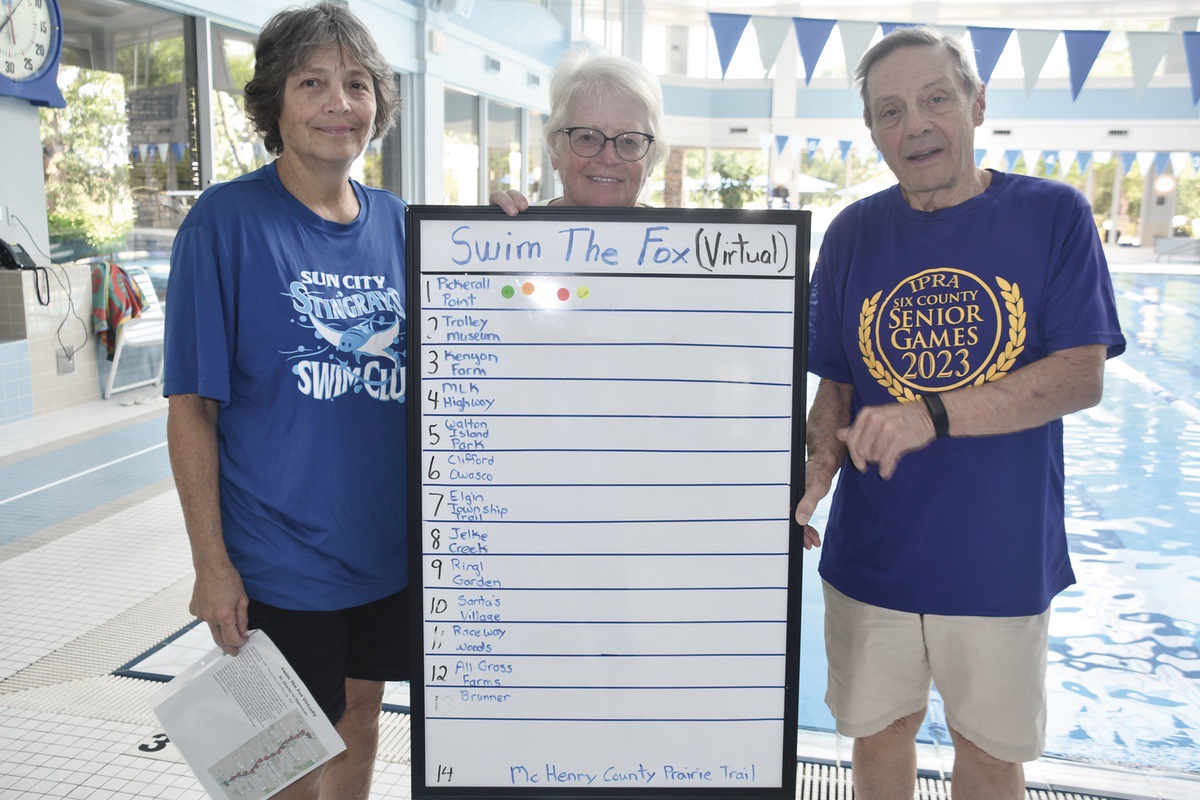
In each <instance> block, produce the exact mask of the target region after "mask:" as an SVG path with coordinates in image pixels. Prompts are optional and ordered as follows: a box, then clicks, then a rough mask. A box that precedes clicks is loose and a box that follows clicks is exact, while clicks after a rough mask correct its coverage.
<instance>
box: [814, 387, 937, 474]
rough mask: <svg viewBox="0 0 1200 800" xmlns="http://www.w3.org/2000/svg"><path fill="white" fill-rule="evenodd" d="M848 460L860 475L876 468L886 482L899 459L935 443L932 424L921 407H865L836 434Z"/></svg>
mask: <svg viewBox="0 0 1200 800" xmlns="http://www.w3.org/2000/svg"><path fill="white" fill-rule="evenodd" d="M836 435H837V438H838V441H840V442H842V443H843V444H845V445H846V449H847V451H848V452H849V455H850V460H851V461H853V462H854V466H855V467H856V468H857V469H858V471H859V472H866V470H867V465H869V464H878V465H879V477H881V478H883V479H884V480H887V479H889V478H891V477H892V475H893V474H895V472H896V465H897V464H898V463H899V462H900V458H901V456H904V455H905V454H907V453H911V452H913V451H914V450H920V449H921V448H922V447H925V446H926V445H928V444H929V443H930V442H932V441H933V440H934V438H936V437H935V434H934V430H933V420H931V419H930V418H929V412H928V411H926V410H925V406H924V404H922V403H919V402H918V403H890V404H888V405H883V406H867V407H866V408H864V409H862V410H861V411H859V412H858V416H857V417H855V418H854V424H853V425H851V426H850V427H848V428H842V429H840V430H839V431H838V432H837V434H836Z"/></svg>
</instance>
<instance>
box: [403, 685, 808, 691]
mask: <svg viewBox="0 0 1200 800" xmlns="http://www.w3.org/2000/svg"><path fill="white" fill-rule="evenodd" d="M425 688H426V689H474V690H475V691H480V690H487V689H503V690H504V691H506V692H507V691H508V690H509V689H535V690H540V689H566V690H569V691H578V690H581V689H582V690H585V691H586V690H593V689H597V690H600V691H617V692H624V691H651V692H656V691H659V690H662V691H666V692H669V691H675V690H679V691H687V690H689V689H698V690H703V691H714V690H721V689H730V690H734V691H736V690H738V689H769V690H772V691H774V690H778V689H783V688H785V687H784V685H783V684H769V683H768V684H754V683H751V684H729V685H721V684H716V685H713V686H603V685H599V686H595V685H593V686H589V685H585V684H581V685H578V686H555V685H521V686H517V685H514V684H510V683H506V684H504V685H503V686H470V685H468V684H465V683H426V684H425Z"/></svg>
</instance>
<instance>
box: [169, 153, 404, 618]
mask: <svg viewBox="0 0 1200 800" xmlns="http://www.w3.org/2000/svg"><path fill="white" fill-rule="evenodd" d="M354 190H355V192H356V193H357V195H358V200H359V203H360V205H361V211H360V213H359V215H358V218H357V219H355V220H354V221H353V222H351V223H349V224H344V225H343V224H340V223H336V222H330V221H328V220H325V219H322V218H321V217H319V216H317V215H316V214H314V213H313V212H312V211H310V210H309V209H308V208H307V207H305V206H304V205H303V204H302V203H300V201H298V200H297V199H296V198H295V197H293V196H292V195H291V194H290V193H289V192H288V191H287V190H286V189H285V188H284V187H283V184H282V183H280V181H279V178H278V176H277V175H276V173H275V167H274V165H273V164H271V165H268V166H266V167H263V168H262V169H260V170H257V171H255V172H253V173H250V174H248V175H244V176H242V177H240V178H237V179H236V180H233V181H230V182H228V183H224V184H221V185H218V186H215V187H213V188H211V189H209V190H207V191H206V192H205V193H204V194H203V195H202V196H201V197H200V199H199V200H198V201H197V202H196V205H195V207H194V208H192V210H191V212H190V213H189V214H188V216H187V219H185V220H184V222H183V225H182V226H181V227H180V229H179V233H178V234H177V236H176V238H175V245H174V249H173V251H172V253H171V277H170V283H169V286H168V292H167V328H166V373H165V381H164V394H167V395H172V394H192V393H195V394H199V395H201V396H202V397H206V398H210V399H213V400H216V401H217V402H218V403H219V409H220V410H219V414H218V417H217V423H218V449H219V456H220V491H221V520H222V525H223V531H224V536H225V544H226V547H227V549H228V550H229V555H230V557H231V559H232V560H233V563H234V566H236V567H237V569H238V571H239V572H240V573H241V575H242V580H243V582H244V583H245V586H246V592H247V594H248V595H249V596H250V597H252V598H253V599H255V600H259V601H261V602H264V603H269V604H271V605H274V606H279V607H282V608H290V609H299V610H315V611H322V610H335V609H340V608H348V607H350V606H356V605H361V604H363V603H368V602H371V601H374V600H378V599H379V598H381V597H386V596H388V595H390V594H393V593H395V592H397V591H399V590H400V589H402V588H404V587H405V586H406V585H407V583H408V576H407V551H406V542H407V536H406V525H407V511H406V509H407V505H406V498H405V442H406V436H405V406H404V377H405V371H404V365H405V358H406V357H405V345H404V341H405V339H404V337H405V327H406V326H405V316H404V292H405V285H404V227H403V226H404V203H403V201H402V200H400V198H398V197H396V196H395V195H393V194H391V193H390V192H385V191H381V190H378V189H370V188H367V187H364V186H361V185H360V184H357V183H355V184H354Z"/></svg>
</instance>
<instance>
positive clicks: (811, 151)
mask: <svg viewBox="0 0 1200 800" xmlns="http://www.w3.org/2000/svg"><path fill="white" fill-rule="evenodd" d="M806 144H807V147H808V157H809V158H812V157H813V156H815V155H816V154H817V148H819V147H820V146H821V140H820V139H814V138H812V137H809V139H808V141H807V142H806Z"/></svg>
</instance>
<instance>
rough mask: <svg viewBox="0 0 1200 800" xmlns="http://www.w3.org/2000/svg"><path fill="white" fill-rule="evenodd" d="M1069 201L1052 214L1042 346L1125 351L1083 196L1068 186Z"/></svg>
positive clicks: (1113, 353) (1109, 283) (1104, 264)
mask: <svg viewBox="0 0 1200 800" xmlns="http://www.w3.org/2000/svg"><path fill="white" fill-rule="evenodd" d="M1067 203H1068V205H1067V208H1066V210H1065V211H1064V213H1063V214H1062V215H1055V217H1056V218H1057V219H1058V221H1059V224H1058V226H1057V227H1058V230H1057V231H1056V232H1054V233H1055V234H1056V237H1057V241H1056V242H1055V248H1056V250H1057V259H1056V260H1055V262H1054V264H1053V271H1052V273H1051V275H1050V276H1049V282H1048V284H1047V290H1046V305H1045V309H1044V313H1043V319H1042V321H1041V322H1042V329H1043V330H1044V331H1045V336H1044V341H1045V347H1046V351H1047V352H1048V353H1052V352H1055V351H1058V350H1066V349H1068V348H1071V347H1082V346H1084V345H1090V344H1103V345H1105V346H1106V347H1107V348H1108V357H1109V358H1113V357H1115V356H1119V355H1120V354H1121V353H1123V352H1124V351H1125V337H1124V336H1123V335H1122V333H1121V325H1120V321H1119V320H1118V319H1117V308H1116V299H1115V296H1114V292H1113V284H1112V276H1111V275H1110V274H1109V271H1108V261H1107V259H1105V257H1104V248H1103V247H1102V246H1101V244H1100V235H1099V233H1098V232H1097V230H1096V225H1095V222H1094V221H1093V220H1092V213H1091V208H1090V207H1089V206H1088V204H1087V202H1086V201H1085V200H1084V199H1083V197H1082V196H1081V195H1079V193H1078V192H1076V191H1074V190H1072V191H1070V192H1069V193H1068V201H1067Z"/></svg>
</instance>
